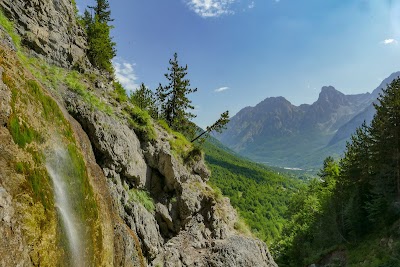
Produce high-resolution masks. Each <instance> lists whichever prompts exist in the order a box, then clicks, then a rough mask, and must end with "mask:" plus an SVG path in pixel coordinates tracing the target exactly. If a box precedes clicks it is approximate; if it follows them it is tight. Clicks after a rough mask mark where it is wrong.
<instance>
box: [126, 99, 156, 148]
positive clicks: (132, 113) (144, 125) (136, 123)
mask: <svg viewBox="0 0 400 267" xmlns="http://www.w3.org/2000/svg"><path fill="white" fill-rule="evenodd" d="M125 111H126V112H127V114H128V115H129V120H128V122H129V125H130V126H131V127H132V129H133V130H134V131H135V132H136V133H137V134H138V135H139V136H140V137H141V139H142V140H145V141H150V142H152V141H155V140H156V138H157V134H156V131H155V129H154V126H153V122H152V119H151V117H150V115H149V113H148V112H147V111H145V110H141V109H140V108H138V107H136V106H135V107H133V106H126V107H125Z"/></svg>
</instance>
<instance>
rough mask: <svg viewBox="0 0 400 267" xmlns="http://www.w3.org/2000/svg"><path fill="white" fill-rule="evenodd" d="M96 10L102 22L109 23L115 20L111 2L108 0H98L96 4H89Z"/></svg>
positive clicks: (96, 15)
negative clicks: (112, 15)
mask: <svg viewBox="0 0 400 267" xmlns="http://www.w3.org/2000/svg"><path fill="white" fill-rule="evenodd" d="M89 8H90V9H93V10H94V14H95V17H97V19H98V21H99V22H101V23H107V24H108V23H109V22H112V21H114V20H113V19H112V18H111V11H110V4H109V3H108V1H107V0H96V6H89Z"/></svg>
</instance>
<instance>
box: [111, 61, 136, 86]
mask: <svg viewBox="0 0 400 267" xmlns="http://www.w3.org/2000/svg"><path fill="white" fill-rule="evenodd" d="M112 63H113V66H114V69H115V78H116V79H117V80H118V81H119V82H120V83H121V84H122V86H123V87H124V88H125V90H127V91H128V92H132V91H135V90H136V88H138V87H139V85H138V84H137V83H136V81H137V79H138V77H137V76H136V73H135V70H134V66H135V64H132V63H129V62H127V61H126V60H123V59H121V58H116V59H114V60H113V62H112Z"/></svg>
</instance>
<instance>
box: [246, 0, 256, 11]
mask: <svg viewBox="0 0 400 267" xmlns="http://www.w3.org/2000/svg"><path fill="white" fill-rule="evenodd" d="M255 6H256V3H254V1H251V3H250V4H249V5H248V6H247V7H248V8H249V9H253V8H254V7H255Z"/></svg>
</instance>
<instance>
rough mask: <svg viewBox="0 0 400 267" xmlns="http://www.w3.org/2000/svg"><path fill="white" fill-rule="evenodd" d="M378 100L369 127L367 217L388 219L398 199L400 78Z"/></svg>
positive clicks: (399, 188) (399, 172)
mask: <svg viewBox="0 0 400 267" xmlns="http://www.w3.org/2000/svg"><path fill="white" fill-rule="evenodd" d="M378 102H379V103H378V104H376V105H375V109H376V115H375V117H374V119H373V120H372V123H371V128H370V136H371V142H372V143H371V163H372V164H373V169H374V170H375V171H374V172H373V173H372V177H371V185H372V195H371V201H370V203H369V212H370V219H371V220H373V221H386V222H388V219H389V217H391V216H392V215H394V213H398V212H399V210H396V209H398V208H396V205H395V203H399V202H400V140H399V138H400V78H398V79H396V80H394V81H393V82H392V83H391V84H390V85H388V87H387V88H386V89H384V90H383V91H382V94H381V95H380V96H379V98H378ZM397 206H398V204H397ZM383 215H384V216H383Z"/></svg>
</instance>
